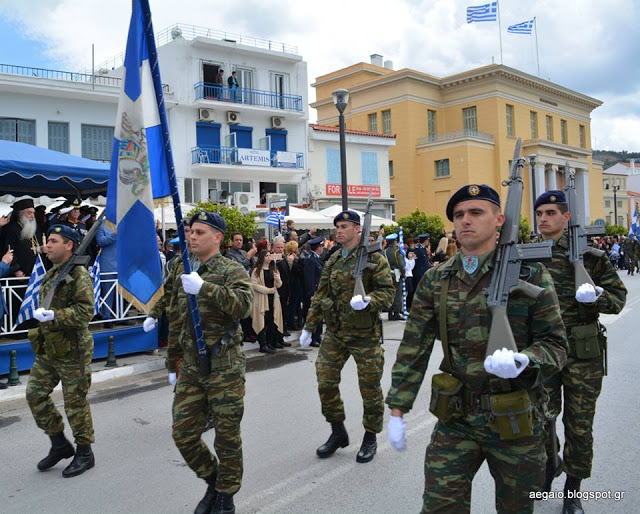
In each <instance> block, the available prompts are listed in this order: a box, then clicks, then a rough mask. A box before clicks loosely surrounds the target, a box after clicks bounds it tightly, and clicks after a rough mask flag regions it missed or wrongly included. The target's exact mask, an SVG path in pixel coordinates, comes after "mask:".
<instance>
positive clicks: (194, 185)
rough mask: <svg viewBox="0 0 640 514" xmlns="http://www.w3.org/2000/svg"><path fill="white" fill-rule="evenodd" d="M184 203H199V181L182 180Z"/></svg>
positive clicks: (191, 179) (196, 179)
mask: <svg viewBox="0 0 640 514" xmlns="http://www.w3.org/2000/svg"><path fill="white" fill-rule="evenodd" d="M184 201H185V202H186V203H197V202H199V201H200V179H199V178H185V179H184Z"/></svg>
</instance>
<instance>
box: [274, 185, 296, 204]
mask: <svg viewBox="0 0 640 514" xmlns="http://www.w3.org/2000/svg"><path fill="white" fill-rule="evenodd" d="M278 192H279V193H284V194H286V195H287V199H288V200H289V204H292V203H298V185H297V184H278Z"/></svg>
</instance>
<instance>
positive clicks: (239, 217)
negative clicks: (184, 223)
mask: <svg viewBox="0 0 640 514" xmlns="http://www.w3.org/2000/svg"><path fill="white" fill-rule="evenodd" d="M200 211H207V212H217V213H218V214H220V216H222V218H223V219H224V221H226V222H227V231H226V233H225V235H224V243H228V242H229V241H230V240H231V234H234V233H235V232H240V233H241V234H242V236H243V237H244V238H245V239H249V238H251V237H253V236H254V235H255V233H256V232H257V231H258V224H257V223H256V222H255V213H254V212H250V213H249V214H242V213H241V212H240V211H239V210H238V209H237V208H236V207H228V206H227V205H225V204H217V203H213V202H198V203H197V204H196V206H195V207H194V208H193V209H192V210H190V211H189V212H188V214H187V217H189V218H191V216H193V215H194V214H196V213H197V212H200Z"/></svg>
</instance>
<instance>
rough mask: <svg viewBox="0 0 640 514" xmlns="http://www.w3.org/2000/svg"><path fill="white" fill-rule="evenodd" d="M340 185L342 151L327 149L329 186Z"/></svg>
mask: <svg viewBox="0 0 640 514" xmlns="http://www.w3.org/2000/svg"><path fill="white" fill-rule="evenodd" d="M340 183H341V180H340V150H338V149H336V148H327V184H340Z"/></svg>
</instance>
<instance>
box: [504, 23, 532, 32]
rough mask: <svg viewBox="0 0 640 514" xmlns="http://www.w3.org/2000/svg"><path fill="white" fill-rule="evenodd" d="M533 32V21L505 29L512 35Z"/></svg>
mask: <svg viewBox="0 0 640 514" xmlns="http://www.w3.org/2000/svg"><path fill="white" fill-rule="evenodd" d="M532 30H533V20H529V21H523V22H522V23H516V24H515V25H511V26H510V27H508V28H507V32H511V33H512V34H531V31H532Z"/></svg>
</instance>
